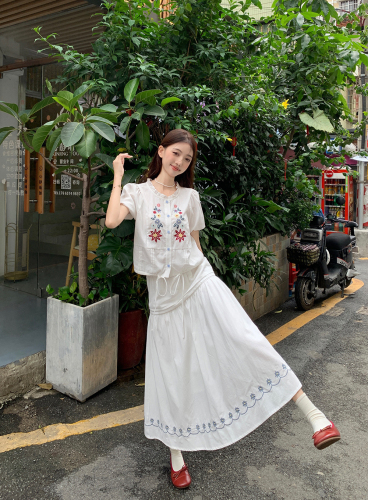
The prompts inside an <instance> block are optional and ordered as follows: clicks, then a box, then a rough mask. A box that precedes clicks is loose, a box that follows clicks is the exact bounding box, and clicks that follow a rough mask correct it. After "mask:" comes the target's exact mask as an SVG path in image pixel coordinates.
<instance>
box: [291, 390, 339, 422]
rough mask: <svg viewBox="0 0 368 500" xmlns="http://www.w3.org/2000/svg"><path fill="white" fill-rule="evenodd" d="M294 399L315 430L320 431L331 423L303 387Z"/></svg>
mask: <svg viewBox="0 0 368 500" xmlns="http://www.w3.org/2000/svg"><path fill="white" fill-rule="evenodd" d="M293 401H294V403H295V404H296V405H297V407H298V408H299V409H300V411H301V412H302V413H303V415H304V416H305V418H306V419H307V420H308V422H309V423H310V424H311V426H312V427H313V432H317V431H320V430H321V429H324V428H325V427H327V426H328V425H330V421H329V420H327V418H326V416H325V415H324V414H323V413H322V412H321V411H320V410H319V409H318V408H316V407H315V406H314V404H313V403H312V401H311V400H310V399H309V398H308V396H307V395H306V394H305V393H304V392H303V391H302V390H301V389H299V391H298V392H297V393H296V394H295V396H294V397H293Z"/></svg>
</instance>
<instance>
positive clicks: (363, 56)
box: [359, 52, 368, 67]
mask: <svg viewBox="0 0 368 500" xmlns="http://www.w3.org/2000/svg"><path fill="white" fill-rule="evenodd" d="M359 55H360V60H361V61H362V63H363V64H365V65H366V66H367V67H368V56H367V55H366V54H364V53H363V52H361V53H360V54H359Z"/></svg>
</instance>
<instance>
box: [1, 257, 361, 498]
mask: <svg viewBox="0 0 368 500" xmlns="http://www.w3.org/2000/svg"><path fill="white" fill-rule="evenodd" d="M357 268H358V270H359V271H361V272H362V275H361V276H358V278H359V279H361V280H362V281H363V282H367V281H368V261H359V260H358V261H357ZM338 290H339V289H338V288H336V289H335V290H334V291H335V292H338ZM347 291H349V289H347ZM329 295H332V293H329ZM321 305H322V309H323V306H324V304H323V303H321V302H320V301H319V303H318V304H317V306H316V308H317V309H318V308H320V311H321V310H322V309H321ZM280 309H281V310H282V312H280V313H278V312H274V313H270V314H268V315H267V316H265V317H263V318H260V320H258V321H256V323H257V325H258V326H259V328H260V330H261V331H262V332H263V333H264V334H265V335H267V334H269V333H271V332H273V331H274V330H276V329H278V328H280V327H281V326H282V325H285V324H286V323H288V322H290V321H291V320H294V319H295V318H299V319H302V314H303V313H300V312H299V311H295V303H294V301H293V300H290V301H288V302H286V303H285V304H284V306H283V307H282V308H280ZM327 309H328V308H327V307H326V310H327ZM367 332H368V307H367V289H366V286H363V287H362V288H360V290H358V291H357V292H356V294H355V295H354V296H349V297H347V298H345V299H344V300H343V301H340V302H339V303H338V304H337V305H335V306H334V307H333V308H331V309H329V310H327V312H326V313H324V314H321V315H319V316H318V317H316V318H315V319H313V320H312V321H310V322H309V323H307V324H305V325H304V326H302V327H301V328H299V329H298V330H296V331H295V332H294V333H292V335H290V336H289V337H287V338H285V339H284V340H282V341H281V342H279V343H278V344H276V345H275V348H276V349H277V350H278V352H279V353H280V354H281V355H282V356H283V357H284V358H285V360H286V361H287V362H288V364H289V365H290V366H291V367H292V368H293V370H294V371H295V372H296V374H297V375H298V377H299V378H300V380H301V381H302V383H303V388H304V390H305V391H306V393H307V394H308V395H309V397H310V398H311V399H312V400H313V401H314V402H315V404H316V405H317V406H319V407H320V408H321V409H322V410H323V411H324V412H325V413H326V415H327V416H328V417H329V418H331V419H332V420H333V421H334V422H335V423H336V424H337V425H338V427H339V429H340V431H341V433H342V440H341V441H340V442H339V443H337V444H335V445H334V446H332V447H330V448H328V449H326V450H323V451H318V450H316V449H315V448H314V447H313V442H312V439H311V436H312V431H311V429H310V427H309V426H308V424H307V423H306V422H305V421H304V419H303V417H302V416H301V414H300V412H299V410H298V409H297V408H296V407H295V405H294V404H293V403H289V404H288V405H286V406H285V407H284V408H282V409H281V410H280V411H279V412H278V413H277V414H275V415H274V416H272V417H271V418H270V419H269V420H268V421H267V422H266V423H265V424H263V425H262V426H261V427H259V428H258V429H256V430H255V431H254V432H253V433H252V434H250V435H249V436H247V437H245V438H244V439H242V440H241V441H239V442H237V443H235V444H234V445H232V446H230V447H228V448H224V449H222V450H218V451H212V452H205V451H199V452H191V453H185V454H184V457H185V460H186V462H187V463H188V466H189V469H190V472H191V475H192V480H193V483H192V486H191V487H190V488H189V489H188V490H185V491H179V490H176V489H174V488H173V487H172V485H171V483H170V481H169V456H168V450H167V448H166V447H165V446H164V445H163V444H162V443H161V442H159V441H150V440H147V439H146V438H145V437H144V434H143V424H142V421H137V422H135V423H129V424H127V425H120V426H118V427H108V428H106V429H104V430H99V431H92V432H87V433H83V434H79V435H73V436H70V437H67V438H66V439H61V440H55V441H51V442H47V443H44V444H39V445H34V446H27V447H23V448H20V447H18V448H16V449H13V450H11V451H8V452H4V453H1V448H0V477H1V487H0V499H1V500H46V499H47V500H83V499H88V500H90V499H93V500H100V499H101V500H115V499H116V500H117V499H119V500H121V499H126V500H135V499H143V500H146V499H147V500H165V499H175V498H179V497H182V496H185V497H186V498H187V499H188V500H209V499H211V500H217V499H218V500H233V499H234V500H237V499H239V500H243V499H252V500H262V499H272V500H282V499H285V500H304V499H311V500H315V499H319V498H324V499H333V500H340V499H341V500H342V499H344V500H345V499H346V498H348V499H349V500H355V499H356V500H363V499H364V500H365V499H366V498H367V494H366V491H367V490H368V478H367V475H366V473H365V468H366V465H365V463H366V461H367V459H368V437H367V433H366V431H365V429H366V428H367V412H366V408H367V390H366V387H367V385H366V384H367V379H368V365H367V362H366V360H367V359H368V345H367V342H366V335H367ZM142 383H143V380H135V381H132V382H129V383H126V382H125V383H124V382H121V381H117V382H116V383H114V384H112V385H111V386H110V387H109V388H107V389H105V390H104V391H101V392H100V393H99V394H97V395H95V396H94V397H92V398H90V399H89V400H88V401H87V402H86V403H84V404H80V403H78V402H77V401H74V400H72V399H70V398H68V397H67V396H64V395H62V394H60V393H57V392H56V391H53V392H52V393H51V394H50V393H47V392H45V391H39V392H36V393H34V394H33V396H32V395H31V396H30V397H29V399H24V398H18V399H17V400H15V401H13V402H11V403H9V404H7V405H5V406H4V407H3V409H2V410H0V436H6V435H8V434H10V433H20V432H23V433H30V432H32V431H35V430H37V429H41V431H40V432H41V433H43V434H46V432H47V430H46V431H45V430H44V431H42V429H43V428H45V427H46V426H49V425H52V424H60V423H62V424H65V423H74V422H79V421H81V420H85V419H91V418H93V417H95V416H97V415H104V417H102V420H103V421H104V420H105V421H106V422H107V419H108V416H107V414H111V412H115V411H122V410H124V409H129V408H134V407H138V406H140V405H142V404H143V395H144V386H143V385H142ZM39 396H40V397H39ZM0 443H1V441H0Z"/></svg>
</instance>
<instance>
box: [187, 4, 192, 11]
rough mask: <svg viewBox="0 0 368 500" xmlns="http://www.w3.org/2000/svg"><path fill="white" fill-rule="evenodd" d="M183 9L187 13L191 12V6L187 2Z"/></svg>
mask: <svg viewBox="0 0 368 500" xmlns="http://www.w3.org/2000/svg"><path fill="white" fill-rule="evenodd" d="M185 9H186V10H187V11H188V12H192V6H191V5H190V3H189V2H188V3H187V4H186V5H185Z"/></svg>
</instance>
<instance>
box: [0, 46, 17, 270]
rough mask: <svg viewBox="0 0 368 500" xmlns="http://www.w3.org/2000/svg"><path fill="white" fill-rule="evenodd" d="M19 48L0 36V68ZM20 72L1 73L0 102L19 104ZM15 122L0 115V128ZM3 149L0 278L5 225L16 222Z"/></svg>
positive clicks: (0, 163)
mask: <svg viewBox="0 0 368 500" xmlns="http://www.w3.org/2000/svg"><path fill="white" fill-rule="evenodd" d="M19 57H20V46H19V44H18V43H16V42H14V41H13V40H12V39H10V38H7V37H2V36H0V66H1V65H3V64H6V63H7V58H19ZM21 74H22V70H17V71H8V72H5V73H3V78H1V79H0V101H4V102H12V103H18V102H19V77H20V75H21ZM16 123H17V122H16V120H15V119H14V118H12V117H11V116H10V115H8V114H6V113H0V128H2V127H10V126H13V125H16ZM12 136H13V137H11V136H8V138H9V140H10V139H12V140H13V141H14V140H16V134H12ZM6 153H7V152H6V151H5V150H4V147H3V146H2V145H1V146H0V235H1V237H0V276H2V275H3V274H4V259H5V238H4V235H5V225H6V223H9V222H14V223H15V222H16V220H17V197H16V196H13V197H10V196H7V194H6V191H7V188H8V187H9V178H8V177H7V174H8V175H9V173H10V172H9V171H8V168H10V159H9V157H8V156H6Z"/></svg>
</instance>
